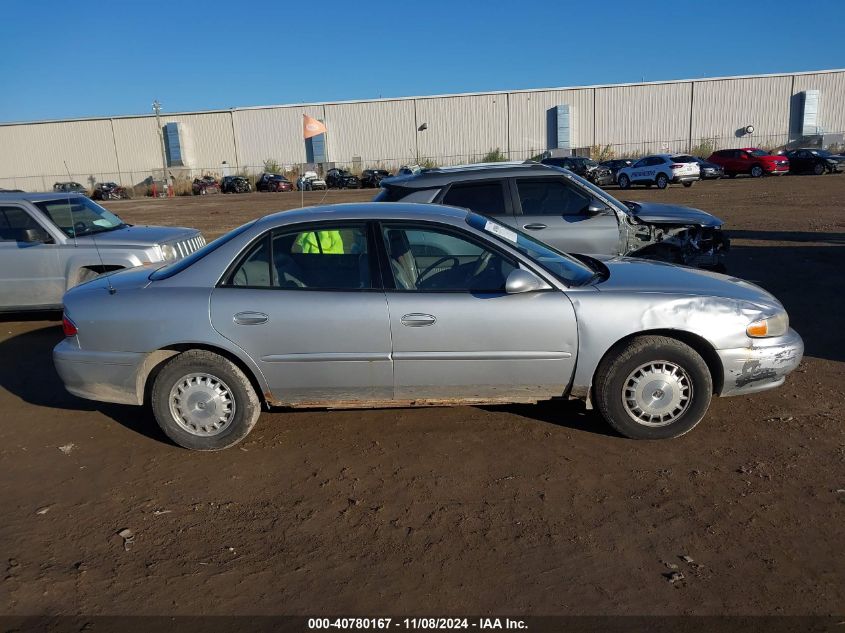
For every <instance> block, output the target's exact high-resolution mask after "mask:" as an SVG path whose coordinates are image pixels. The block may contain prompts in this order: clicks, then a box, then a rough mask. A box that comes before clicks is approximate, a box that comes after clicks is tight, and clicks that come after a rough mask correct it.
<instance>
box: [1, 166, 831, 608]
mask: <svg viewBox="0 0 845 633" xmlns="http://www.w3.org/2000/svg"><path fill="white" fill-rule="evenodd" d="M372 193H373V192H372V191H366V192H352V193H343V192H329V193H328V194H327V195H326V196H325V202H338V201H349V200H366V199H369V198H370V197H371V196H372ZM619 193H620V194H621V193H624V197H626V198H630V199H637V200H645V199H647V200H654V201H672V202H678V203H683V204H689V205H691V206H695V207H699V208H702V209H705V210H707V211H710V212H712V213H714V214H716V215H718V216H720V217H722V218H723V219H724V220H725V221H726V222H727V226H728V227H729V229H730V230H731V231H732V235H733V249H732V251H731V253H730V256H729V260H728V266H729V269H730V271H731V273H733V274H735V275H737V276H740V277H743V278H746V279H750V280H753V281H755V282H756V283H759V284H760V285H762V286H763V287H765V288H767V289H769V290H770V291H772V292H773V293H774V294H775V295H776V296H778V297H779V298H780V299H781V301H782V302H783V303H784V304H785V306H786V307H787V309H788V311H789V313H790V316H791V319H792V324H793V325H794V327H795V328H796V329H797V330H798V331H799V332H800V333H801V334H802V335H803V337H804V340H805V342H806V357H805V360H804V362H803V363H802V364H801V367H800V368H799V369H798V371H797V372H796V373H794V374H793V375H792V376H790V377H789V378H788V380H787V382H786V384H785V385H784V386H783V387H782V388H780V389H777V390H774V391H770V392H766V393H762V394H758V395H754V396H748V397H739V398H729V399H717V400H714V402H713V406H712V408H711V411H710V413H709V414H708V416H707V417H706V418H705V420H704V421H703V422H702V423H701V424H700V425H699V426H698V428H696V429H695V430H694V431H693V432H692V433H690V434H688V435H686V436H684V437H682V438H680V439H677V440H673V441H665V442H652V443H647V442H633V441H630V440H626V439H623V438H620V437H618V436H616V435H614V434H613V433H612V432H610V431H609V430H608V428H607V427H606V426H605V425H604V424H603V423H602V422H601V421H600V420H599V419H598V418H597V416H596V415H595V414H593V413H591V412H587V411H585V410H584V409H583V407H582V406H580V405H578V404H560V403H555V404H544V405H537V406H509V407H483V408H467V407H464V408H444V409H419V410H404V409H398V410H378V411H352V412H342V411H341V412H325V411H310V412H309V411H304V412H286V411H279V412H273V413H265V414H263V415H262V417H261V419H260V421H259V423H258V426H257V427H256V429H255V431H254V432H253V433H252V435H251V436H250V437H248V438H247V440H246V441H245V442H244V443H243V444H241V445H239V447H236V448H233V449H231V450H227V451H224V452H221V453H215V454H202V453H192V452H189V451H186V450H183V449H180V448H177V447H175V446H173V445H172V444H170V443H168V441H167V440H166V439H165V438H164V437H163V435H162V434H161V433H160V432H159V431H158V429H157V427H156V425H155V423H154V421H153V420H152V418H151V416H150V414H149V413H148V412H147V411H145V410H143V409H141V408H135V407H124V406H117V405H105V404H99V403H94V402H88V401H84V400H79V399H76V398H74V397H72V396H70V395H68V394H67V393H66V392H65V391H64V389H63V388H62V385H61V383H60V381H59V379H58V377H57V376H56V374H55V372H54V370H53V366H52V363H51V357H50V353H51V349H52V347H53V346H54V345H55V344H56V343H57V342H58V341H59V340H60V339H61V336H62V335H61V331H60V327H59V323H58V322H57V320H55V316H54V315H53V316H51V317H50V318H46V317H45V316H44V315H15V316H6V317H3V318H2V320H0V359H2V363H0V411H2V423H0V475H1V476H2V479H3V486H2V487H1V488H0V508H2V521H0V549H2V562H3V564H4V565H5V566H6V568H5V574H4V579H3V581H2V583H0V594H2V595H3V596H4V598H3V600H2V606H1V607H0V609H2V613H5V614H17V615H23V614H94V615H96V614H200V613H202V614H247V613H249V614H318V615H323V614H343V615H352V614H360V615H377V614H380V615H391V614H392V615H413V614H429V615H449V614H452V615H470V614H474V615H485V614H510V615H520V614H522V615H529V614H531V615H550V614H699V615H701V614H745V615H751V614H771V615H778V614H815V615H830V614H837V613H838V614H842V613H843V612H845V554H843V552H845V548H843V542H845V431H843V418H844V417H845V414H843V404H845V395H843V384H845V335H843V331H845V328H843V323H842V314H843V313H845V282H843V273H842V266H843V263H845V176H823V177H811V176H810V177H800V176H789V177H782V178H766V179H760V180H751V179H737V180H726V181H720V182H704V183H699V184H697V185H696V186H695V187H693V188H691V189H683V188H681V187H672V188H670V189H669V190H667V191H657V190H637V191H630V192H619ZM321 198H323V194H322V193H320V192H315V193H310V194H309V195H308V196H307V198H306V203H310V204H313V203H316V202H319V201H320V199H321ZM295 206H299V194H295V193H294V194H287V193H280V194H249V195H242V196H234V195H226V196H214V197H210V196H209V197H196V198H179V199H174V200H132V201H122V202H114V203H110V204H109V207H110V208H111V209H112V210H114V211H115V212H117V213H119V214H120V215H121V216H122V217H123V218H124V219H125V220H127V221H129V222H132V223H137V224H143V223H150V224H155V223H160V224H169V225H184V226H196V227H198V228H200V229H202V230H203V231H204V232H205V234H206V235H207V236H215V235H218V234H220V233H222V232H224V231H226V230H228V229H230V228H232V227H234V226H236V225H238V224H241V223H242V222H244V221H246V220H247V219H250V218H253V217H255V216H257V215H259V214H263V213H265V212H269V211H271V210H279V209H286V208H291V207H295ZM125 528H126V529H129V530H131V532H132V535H133V537H132V538H129V539H127V540H124V539H123V538H121V537H120V536H118V534H117V533H118V532H119V531H121V530H123V529H125ZM683 556H688V557H690V558H691V559H692V560H693V561H694V562H692V563H690V562H684V560H682V558H681V557H683ZM675 569H677V570H678V571H680V572H682V573H683V575H684V576H685V579H684V580H683V581H681V582H676V583H674V584H672V583H670V582H668V580H667V578H666V577H665V576H664V575H665V574H668V573H670V572H671V571H673V570H675Z"/></svg>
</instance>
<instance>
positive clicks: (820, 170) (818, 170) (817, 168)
mask: <svg viewBox="0 0 845 633" xmlns="http://www.w3.org/2000/svg"><path fill="white" fill-rule="evenodd" d="M813 173H814V174H815V175H816V176H821V175H823V174H824V165H822V164H821V163H816V164H815V165H813Z"/></svg>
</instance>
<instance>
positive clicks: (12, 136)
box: [0, 119, 117, 191]
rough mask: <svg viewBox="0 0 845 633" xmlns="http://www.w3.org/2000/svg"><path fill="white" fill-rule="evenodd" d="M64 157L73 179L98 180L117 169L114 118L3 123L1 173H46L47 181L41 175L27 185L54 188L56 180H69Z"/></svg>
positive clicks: (37, 188) (0, 155)
mask: <svg viewBox="0 0 845 633" xmlns="http://www.w3.org/2000/svg"><path fill="white" fill-rule="evenodd" d="M65 161H67V167H68V169H69V170H70V173H71V177H70V179H71V180H75V181H77V182H80V183H82V184H83V185H85V186H88V184H89V183H88V180H89V178H90V177H92V176H93V177H94V178H96V179H97V181H99V180H102V177H101V175H102V174H104V173H109V172H111V173H114V172H117V159H116V157H115V151H114V143H113V141H112V134H111V122H110V121H109V120H108V119H105V120H99V121H73V122H66V123H37V124H31V125H13V126H2V127H0V176H2V177H4V178H11V177H24V176H41V175H44V176H45V177H47V181H45V182H44V183H43V184H42V183H41V181H40V179H38V180H36V181H34V182H30V181H28V182H27V186H28V187H30V188H31V189H33V190H36V191H37V190H39V189H42V190H43V189H44V188H45V187H46V188H48V189H51V188H52V186H53V182H55V181H57V180H60V181H65V180H68V175H67V171H66V170H65ZM48 181H49V182H48ZM33 185H35V186H34V187H33ZM0 186H4V185H0ZM5 186H7V187H8V186H10V183H6V185H5ZM18 186H19V187H20V186H22V185H18ZM24 188H27V187H24Z"/></svg>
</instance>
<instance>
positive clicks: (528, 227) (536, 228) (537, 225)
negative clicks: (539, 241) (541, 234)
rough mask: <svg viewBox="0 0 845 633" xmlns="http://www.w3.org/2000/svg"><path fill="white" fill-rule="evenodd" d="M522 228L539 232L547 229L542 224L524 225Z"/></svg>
mask: <svg viewBox="0 0 845 633" xmlns="http://www.w3.org/2000/svg"><path fill="white" fill-rule="evenodd" d="M522 228H524V229H528V230H529V231H539V230H540V229H544V228H546V225H545V224H541V223H540V222H534V223H533V224H524V225H523V226H522Z"/></svg>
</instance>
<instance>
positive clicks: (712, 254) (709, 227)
mask: <svg viewBox="0 0 845 633" xmlns="http://www.w3.org/2000/svg"><path fill="white" fill-rule="evenodd" d="M380 184H381V192H380V193H379V194H378V195H377V196H376V198H375V200H376V201H381V202H399V201H401V202H433V203H439V204H446V205H451V206H457V207H463V208H467V209H470V210H472V211H476V212H478V213H483V214H485V215H488V216H491V217H495V218H496V219H497V220H499V221H501V222H504V223H505V224H510V225H511V226H514V227H516V228H518V229H521V230H524V231H527V232H529V233H531V234H532V235H534V236H535V237H536V238H537V239H539V240H541V241H543V242H546V243H547V244H550V245H551V246H553V247H555V248H556V249H558V250H561V251H564V252H567V253H580V254H585V255H628V256H632V257H642V258H646V259H651V260H657V261H664V262H669V263H675V264H685V265H687V266H695V267H699V268H708V269H711V270H718V271H721V270H724V269H725V266H724V259H725V254H726V251H727V250H728V247H729V240H728V237H727V235H726V233H725V232H724V230H723V224H724V223H723V222H722V220H720V219H719V218H717V217H714V216H713V215H710V214H709V213H707V212H705V211H701V210H699V209H692V208H689V207H683V206H677V205H670V204H656V203H646V202H621V201H619V200H616V199H615V198H614V197H613V196H611V195H609V193H608V192H606V191H604V190H602V189H601V188H599V187H597V186H596V185H594V184H592V183H590V182H588V181H587V180H585V179H584V178H581V177H579V176H577V175H575V174H573V173H571V172H569V171H566V170H563V169H559V168H556V167H552V166H547V165H541V164H538V163H534V162H526V163H490V164H481V165H471V166H458V167H441V168H437V169H424V170H422V171H420V172H419V173H416V174H412V175H406V176H397V177H394V178H387V179H385V180H382V181H381V183H380Z"/></svg>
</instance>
